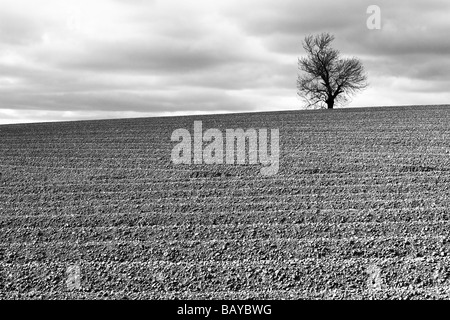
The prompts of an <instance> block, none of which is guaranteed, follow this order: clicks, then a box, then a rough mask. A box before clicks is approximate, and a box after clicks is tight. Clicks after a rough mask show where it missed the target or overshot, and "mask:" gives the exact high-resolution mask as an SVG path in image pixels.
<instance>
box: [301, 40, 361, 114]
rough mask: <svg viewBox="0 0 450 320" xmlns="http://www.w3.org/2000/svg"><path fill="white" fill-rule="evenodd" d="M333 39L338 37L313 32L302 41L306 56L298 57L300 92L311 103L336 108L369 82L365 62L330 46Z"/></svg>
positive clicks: (311, 104)
mask: <svg viewBox="0 0 450 320" xmlns="http://www.w3.org/2000/svg"><path fill="white" fill-rule="evenodd" d="M333 40H334V36H332V35H330V34H328V33H322V34H319V35H309V36H307V37H306V38H305V40H304V41H303V43H302V45H303V48H304V49H305V51H306V56H305V57H301V58H299V59H298V68H299V71H300V72H299V75H298V79H297V88H298V92H297V94H298V95H299V96H300V97H301V98H303V99H304V100H305V101H306V102H307V103H308V106H319V107H321V108H324V107H325V105H326V107H327V108H328V109H333V107H334V105H335V103H339V104H343V103H346V102H348V101H349V99H350V97H351V96H352V95H353V94H355V93H356V92H358V91H360V90H362V89H364V88H366V87H367V85H368V84H367V76H366V74H365V71H364V67H363V65H362V63H361V61H360V60H359V59H357V58H341V57H340V55H339V51H338V50H336V49H333V48H331V46H330V44H331V42H332V41H333Z"/></svg>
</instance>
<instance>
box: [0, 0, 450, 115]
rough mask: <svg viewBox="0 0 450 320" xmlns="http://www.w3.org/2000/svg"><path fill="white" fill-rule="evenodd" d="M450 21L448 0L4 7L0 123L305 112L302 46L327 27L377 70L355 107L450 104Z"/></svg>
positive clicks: (141, 0) (115, 0)
mask: <svg viewBox="0 0 450 320" xmlns="http://www.w3.org/2000/svg"><path fill="white" fill-rule="evenodd" d="M371 4H376V5H378V6H379V7H380V8H381V30H369V29H368V28H367V25H366V21H367V19H368V17H369V14H367V12H366V10H367V7H368V6H369V5H371ZM449 14H450V1H446V0H442V1H438V0H434V1H430V0H420V1H419V0H418V1H411V0H409V1H406V0H404V1H399V0H397V1H376V2H374V1H361V0H354V1H332V0H328V1H319V0H316V1H311V0H309V1H299V0H270V1H269V0H95V1H92V0H91V1H82V0H76V1H75V0H74V1H66V0H39V1H37V0H28V1H25V0H0V123H16V122H37V121H54V120H77V119H104V118H117V117H141V116H151V115H169V114H173V115H177V114H199V113H217V112H245V111H265V110H288V109H299V108H301V107H302V101H301V100H300V99H299V98H298V97H297V95H296V78H297V59H298V57H299V56H301V55H302V54H304V52H303V49H302V47H301V41H302V40H303V38H304V37H305V36H306V35H308V34H311V33H320V32H323V31H327V32H330V33H332V34H334V35H335V37H336V40H335V41H334V47H335V48H337V49H339V50H340V51H341V53H342V55H344V56H356V57H358V58H360V59H361V60H362V62H363V64H364V66H365V68H366V70H367V73H368V77H369V83H370V88H369V89H367V90H365V91H364V92H362V93H360V94H359V95H357V96H356V97H355V98H354V99H353V101H352V102H351V103H350V104H349V105H348V107H358V106H381V105H406V104H446V103H450V91H449V89H450V40H449V39H450V36H449V32H450V19H449V18H448V17H449Z"/></svg>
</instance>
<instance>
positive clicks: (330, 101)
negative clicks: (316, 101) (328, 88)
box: [326, 99, 334, 109]
mask: <svg viewBox="0 0 450 320" xmlns="http://www.w3.org/2000/svg"><path fill="white" fill-rule="evenodd" d="M326 103H327V106H328V109H333V106H334V99H328V100H327V101H326Z"/></svg>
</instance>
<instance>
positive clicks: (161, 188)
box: [0, 106, 450, 299]
mask: <svg viewBox="0 0 450 320" xmlns="http://www.w3.org/2000/svg"><path fill="white" fill-rule="evenodd" d="M194 120H201V121H202V123H203V129H204V130H206V129H208V128H218V129H219V130H222V131H223V132H225V129H229V128H230V129H231V128H243V129H248V128H257V129H258V128H267V129H272V128H278V129H279V132H280V167H279V171H278V173H277V174H276V175H273V176H263V175H261V174H260V168H261V165H249V164H247V165H227V164H223V165H205V164H202V165H175V164H173V163H172V162H171V150H172V148H173V147H174V146H175V145H176V143H175V142H172V141H171V140H170V138H171V134H172V132H173V131H174V130H175V129H177V128H185V129H187V130H189V131H190V132H193V123H194ZM449 123H450V107H448V106H416V107H391V108H367V109H341V110H332V111H326V110H324V111H322V110H318V111H292V112H271V113H249V114H229V115H214V116H195V117H194V116H189V117H166V118H145V119H121V120H102V121H80V122H65V123H42V124H23V125H4V126H0V137H1V139H0V172H1V173H2V175H1V181H0V298H2V299H5V298H102V299H104V298H125V297H126V298H147V299H160V298H163V299H172V298H190V299H197V298H207V299H213V298H233V299H234V298H243V299H245V298H262V299H263V298H271V299H278V298H287V299H293V298H331V299H333V298H407V297H409V298H450V264H449V263H450V209H449V208H450V166H449V165H450V125H449Z"/></svg>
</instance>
